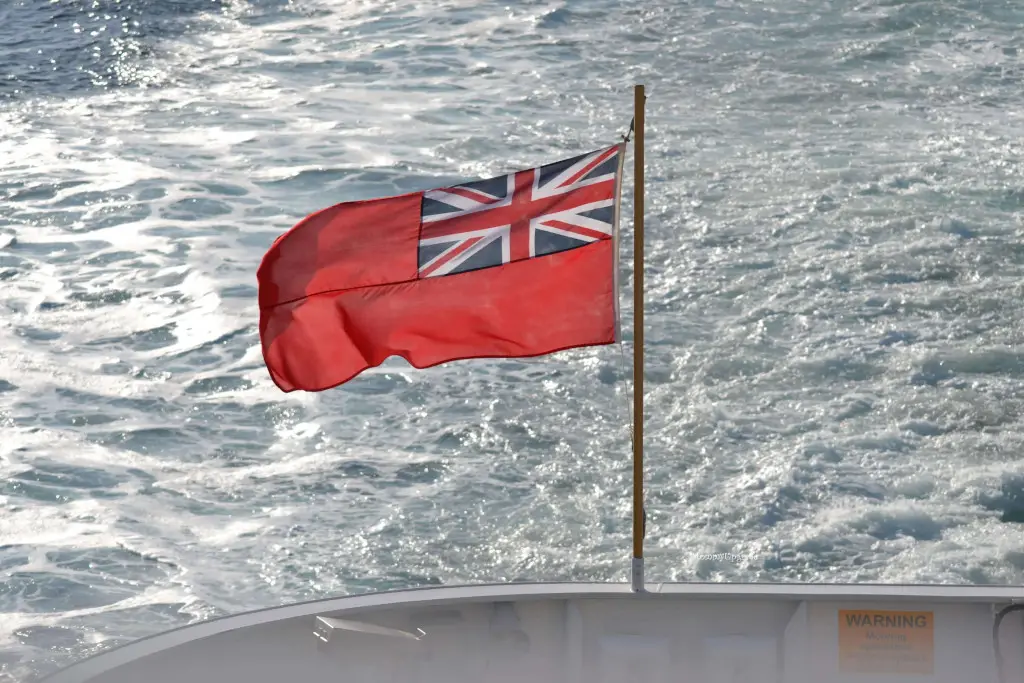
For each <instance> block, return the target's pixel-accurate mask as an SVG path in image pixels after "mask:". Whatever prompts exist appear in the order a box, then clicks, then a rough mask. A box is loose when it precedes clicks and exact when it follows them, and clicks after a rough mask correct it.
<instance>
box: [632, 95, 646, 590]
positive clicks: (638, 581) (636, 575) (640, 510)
mask: <svg viewBox="0 0 1024 683" xmlns="http://www.w3.org/2000/svg"><path fill="white" fill-rule="evenodd" d="M646 100H647V97H646V95H644V86H643V85H642V84H638V85H636V86H635V87H634V89H633V109H634V113H633V122H634V138H633V139H634V143H633V144H634V148H633V562H632V572H631V575H632V577H631V578H632V586H633V591H634V592H641V591H643V590H644V532H645V531H646V529H645V527H646V524H645V521H646V520H645V519H644V103H645V101H646Z"/></svg>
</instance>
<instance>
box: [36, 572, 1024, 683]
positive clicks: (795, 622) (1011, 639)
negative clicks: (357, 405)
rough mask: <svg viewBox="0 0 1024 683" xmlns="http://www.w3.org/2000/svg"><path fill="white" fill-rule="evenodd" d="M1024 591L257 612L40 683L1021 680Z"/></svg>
mask: <svg viewBox="0 0 1024 683" xmlns="http://www.w3.org/2000/svg"><path fill="white" fill-rule="evenodd" d="M1022 600H1024V588H1019V587H998V586H938V585H936V586H899V585H863V584H858V585H836V584H721V583H715V584H661V585H658V584H655V585H650V586H648V592H645V593H639V594H637V593H633V592H631V591H630V589H629V586H628V585H626V584H578V583H569V584H502V585H485V586H460V587H450V588H449V587H446V588H427V589H416V590H405V591H395V592H390V593H374V594H367V595H356V596H349V597H343V598H337V599H329V600H320V601H315V602H308V603H301V604H296V605H288V606H284V607H278V608H273V609H267V610H260V611H256V612H250V613H246V614H241V615H237V616H232V617H226V618H223V619H217V620H213V621H209V622H203V623H200V624H196V625H193V626H189V627H186V628H182V629H178V630H175V631H170V632H168V633H164V634H161V635H158V636H155V637H152V638H147V639H144V640H141V641H138V642H136V643H132V644H129V645H127V646H124V647H121V648H118V649H116V650H112V651H110V652H108V653H105V654H102V655H99V656H96V657H93V658H92V659H88V660H85V661H83V662H80V663H79V664H77V665H75V666H72V667H70V668H69V669H66V670H64V671H62V672H59V673H57V674H55V675H53V676H51V677H49V678H47V679H45V680H46V683H201V682H206V681H210V682H211V683H212V682H218V683H222V682H223V683H234V682H235V681H238V682H239V683H243V682H244V683H281V682H283V681H284V682H288V683H292V682H294V683H299V681H317V682H326V681H339V682H340V681H345V682H350V681H365V682H367V683H370V682H372V683H376V682H378V681H396V682H398V681H431V682H432V681H437V682H438V683H440V682H441V681H444V682H445V683H452V682H457V681H467V682H469V681H472V682H473V683H481V682H484V681H529V682H530V683H555V682H558V683H613V682H614V683H623V682H624V681H625V682H629V683H632V682H633V681H636V682H641V681H642V682H643V683H663V682H664V683H668V682H670V681H671V682H693V683H769V682H770V683H822V682H829V683H845V682H847V681H849V682H854V681H856V682H861V683H864V682H868V681H870V682H871V683H890V682H891V683H896V682H899V683H908V682H911V681H913V682H920V683H932V682H936V683H937V682H939V681H942V682H943V683H1009V682H1010V681H1014V682H1017V681H1021V680H1024V618H1022V614H1024V613H1022V612H1015V613H1011V614H1010V615H1008V616H1007V617H1006V619H1005V620H1004V621H1003V624H1002V627H1001V637H1000V642H1001V644H1002V653H1003V657H1004V660H1005V664H1004V669H1005V676H1004V678H1003V680H1002V681H1000V678H999V676H998V673H997V667H996V663H995V657H994V651H993V641H992V624H993V618H994V616H995V614H996V612H998V610H999V609H1001V608H1003V607H1005V606H1007V605H1009V604H1011V603H1013V602H1015V601H1022Z"/></svg>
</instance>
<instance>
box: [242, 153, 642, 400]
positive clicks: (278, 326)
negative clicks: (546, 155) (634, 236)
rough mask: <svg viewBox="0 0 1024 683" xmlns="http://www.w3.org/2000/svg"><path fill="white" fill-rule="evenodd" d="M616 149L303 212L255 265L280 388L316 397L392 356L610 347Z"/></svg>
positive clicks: (270, 364) (415, 360)
mask: <svg viewBox="0 0 1024 683" xmlns="http://www.w3.org/2000/svg"><path fill="white" fill-rule="evenodd" d="M623 153H624V144H619V145H615V146H614V147H608V148H604V149H600V150H597V151H594V152H589V153H587V154H583V155H580V156H577V157H574V158H571V159H565V160H562V161H558V162H555V163H551V164H547V165H545V166H541V167H539V168H534V169H530V170H527V171H518V172H515V173H510V174H508V175H504V176H498V177H496V178H489V179H487V180H477V181H473V182H469V183H464V184H462V185H456V186H452V187H447V188H439V189H435V190H427V191H423V192H413V193H409V194H404V195H399V196H394V197H385V198H381V199H371V200H366V201H354V202H345V203H341V204H336V205H334V206H332V207H329V208H327V209H324V210H322V211H319V212H316V213H314V214H311V215H310V216H307V217H306V218H305V219H303V220H302V221H300V222H299V223H298V224H297V225H295V227H293V228H292V229H291V230H289V231H288V232H286V233H285V234H284V235H282V236H281V237H279V238H278V239H277V240H276V241H275V242H274V244H273V245H272V246H271V247H270V249H269V250H268V251H267V253H266V255H265V256H264V257H263V261H262V263H261V264H260V267H259V270H258V271H257V280H258V283H259V306H260V340H261V344H262V347H263V357H264V360H265V362H266V365H267V369H268V370H269V372H270V376H271V378H272V379H273V381H274V383H275V384H276V385H277V386H278V387H279V388H280V389H281V390H282V391H286V392H289V391H295V390H304V391H322V390H325V389H329V388H332V387H336V386H338V385H340V384H342V383H344V382H347V381H349V380H350V379H352V378H353V377H355V376H356V375H358V374H359V373H361V372H362V371H364V370H366V369H367V368H371V367H376V366H378V365H380V364H381V363H383V362H384V360H386V359H387V358H389V357H391V356H401V357H402V358H405V360H406V361H408V362H409V364H410V365H412V366H413V367H416V368H426V367H430V366H433V365H438V364H440V363H445V362H448V361H453V360H464V359H470V358H522V357H528V356H540V355H544V354H548V353H553V352H555V351H561V350H564V349H569V348H575V347H583V346H594V345H600V344H610V343H613V342H614V341H615V340H616V333H617V324H616V323H617V293H616V277H615V269H616V263H617V259H616V254H615V248H616V245H617V241H616V240H615V239H614V237H615V230H616V227H617V216H618V205H617V203H618V199H619V188H620V182H621V168H622V157H623Z"/></svg>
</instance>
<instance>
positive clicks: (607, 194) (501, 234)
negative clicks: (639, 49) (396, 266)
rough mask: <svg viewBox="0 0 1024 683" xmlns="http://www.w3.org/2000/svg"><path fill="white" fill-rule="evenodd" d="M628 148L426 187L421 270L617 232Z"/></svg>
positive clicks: (432, 272) (573, 244)
mask: <svg viewBox="0 0 1024 683" xmlns="http://www.w3.org/2000/svg"><path fill="white" fill-rule="evenodd" d="M622 149H623V145H621V144H620V145H615V146H614V147H607V148H605V149H601V150H598V151H596V152H589V153H587V154H583V155H580V156H578V157H574V158H572V159H565V160H562V161H556V162H554V163H551V164H547V165H545V166H541V167H539V168H533V169H530V170H528V171H517V172H515V173H509V174H508V175H503V176H498V177H496V178H489V179H487V180H476V181H473V182H469V183H464V184H462V185H455V186H452V187H447V188H443V189H437V190H428V191H427V192H424V193H423V208H422V214H421V219H420V242H419V276H420V277H421V278H425V277H436V276H439V275H454V274H456V273H465V272H468V271H471V270H478V269H480V268H491V267H494V266H500V265H503V264H506V263H511V262H512V261H520V260H523V259H528V258H535V257H539V256H546V255H548V254H554V253H557V252H561V251H566V250H568V249H576V248H578V247H583V246H586V245H587V244H590V243H592V242H596V241H598V240H605V239H611V238H612V236H613V231H614V229H615V215H616V207H615V202H616V200H617V199H618V196H617V193H618V182H617V176H618V173H619V167H620V157H621V155H622Z"/></svg>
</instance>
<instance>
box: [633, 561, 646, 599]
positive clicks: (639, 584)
mask: <svg viewBox="0 0 1024 683" xmlns="http://www.w3.org/2000/svg"><path fill="white" fill-rule="evenodd" d="M630 574H631V579H632V581H631V583H632V584H633V592H634V593H642V592H643V590H644V558H642V557H634V558H633V566H632V571H631V572H630Z"/></svg>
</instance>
